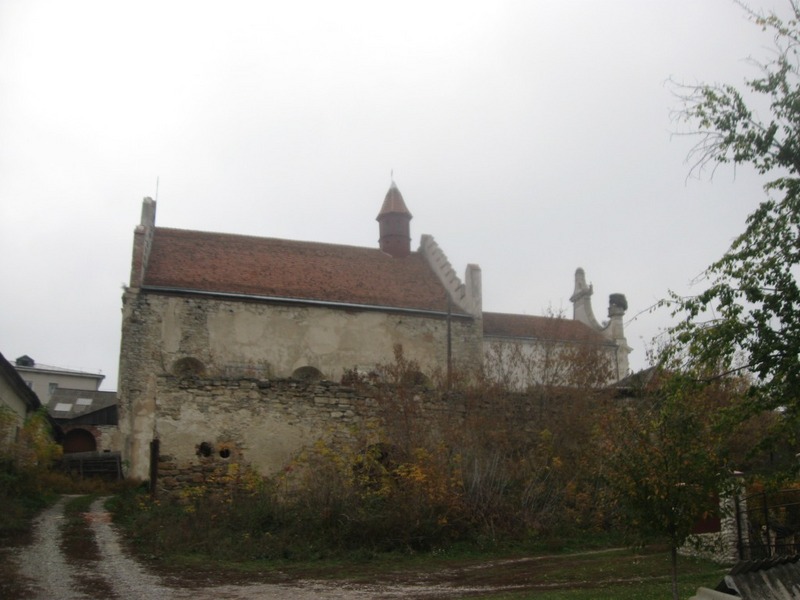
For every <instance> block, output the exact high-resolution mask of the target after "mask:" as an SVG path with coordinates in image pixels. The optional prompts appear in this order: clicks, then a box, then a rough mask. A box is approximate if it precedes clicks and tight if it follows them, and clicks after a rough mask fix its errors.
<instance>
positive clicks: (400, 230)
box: [376, 181, 413, 258]
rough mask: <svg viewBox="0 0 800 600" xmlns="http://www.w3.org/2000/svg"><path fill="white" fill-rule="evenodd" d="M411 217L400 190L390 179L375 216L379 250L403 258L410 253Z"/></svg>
mask: <svg viewBox="0 0 800 600" xmlns="http://www.w3.org/2000/svg"><path fill="white" fill-rule="evenodd" d="M412 218H413V217H412V215H411V212H409V210H408V208H406V203H405V202H404V201H403V196H402V195H401V194H400V190H398V189H397V185H395V183H394V181H392V185H391V186H390V187H389V191H388V192H386V198H384V200H383V206H382V207H381V212H379V213H378V216H377V217H376V220H377V221H378V224H379V228H380V239H379V240H378V243H379V244H380V248H381V250H383V251H384V252H386V254H389V255H391V256H393V257H394V258H403V257H405V256H408V255H409V254H410V253H411V225H410V223H411V219H412Z"/></svg>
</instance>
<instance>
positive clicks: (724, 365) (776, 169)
mask: <svg viewBox="0 0 800 600" xmlns="http://www.w3.org/2000/svg"><path fill="white" fill-rule="evenodd" d="M742 6H743V8H744V10H745V11H746V12H747V13H748V14H749V16H750V17H751V19H752V20H753V21H754V23H755V24H756V25H758V26H759V27H761V28H762V29H763V30H764V31H767V32H770V33H771V34H772V35H773V38H774V47H775V52H774V54H773V56H772V58H771V59H770V60H768V61H767V62H763V63H757V65H758V68H759V71H760V76H758V77H756V78H754V79H750V80H747V81H746V82H745V88H744V90H745V91H744V92H741V91H739V90H738V89H737V88H736V87H734V86H732V85H699V86H679V88H678V89H679V93H680V95H681V97H682V99H683V102H684V103H683V108H682V110H681V111H680V113H679V117H680V119H681V120H683V121H685V122H686V123H689V124H690V125H691V126H692V127H693V129H694V132H693V135H696V136H698V138H699V140H698V142H697V144H696V145H695V146H694V148H693V150H692V151H691V153H690V158H691V159H692V160H693V161H694V165H693V169H694V170H695V171H702V170H703V169H704V168H706V167H712V168H716V166H719V165H720V164H724V163H732V164H735V165H741V164H748V165H751V166H752V167H754V168H755V170H756V171H757V172H758V173H760V174H762V175H765V176H768V177H770V180H769V181H768V183H767V184H766V185H765V190H766V193H767V199H765V200H764V201H762V202H761V203H760V204H759V206H758V207H757V208H756V210H755V211H754V212H753V213H752V214H751V215H750V216H749V217H748V219H747V226H746V229H745V231H744V232H743V233H742V234H741V235H740V236H739V237H737V238H736V240H735V241H734V242H733V244H732V245H731V247H730V249H729V250H728V251H727V252H726V253H725V255H724V256H723V257H722V258H721V259H719V260H718V261H717V262H715V263H714V264H712V265H711V266H710V267H708V269H707V270H706V271H705V274H704V279H705V280H706V282H707V283H708V287H707V289H706V290H705V291H703V292H702V293H700V294H698V295H696V296H691V297H681V296H678V295H676V294H673V295H672V296H671V297H670V298H669V300H667V301H666V302H665V304H668V305H670V306H672V308H673V310H674V313H673V314H674V315H677V316H680V318H681V320H680V321H679V323H678V324H677V325H676V326H674V327H673V328H672V330H671V331H670V333H671V334H672V336H671V337H672V340H673V341H674V342H675V343H674V344H672V345H670V346H669V347H668V352H666V353H665V359H667V360H673V361H677V363H678V364H680V366H681V367H682V368H690V369H693V370H694V372H695V373H699V374H700V375H701V376H708V375H709V374H710V373H717V374H718V373H730V372H734V371H740V372H747V373H752V374H753V376H754V384H753V386H752V390H751V391H752V397H753V398H754V399H755V400H756V402H755V403H754V404H755V406H756V407H758V408H777V407H785V409H786V412H787V415H788V416H790V417H794V418H797V417H800V286H798V281H797V275H798V272H799V271H798V264H800V62H799V61H798V47H800V25H799V24H800V2H798V1H797V0H790V1H789V6H790V8H791V11H790V12H791V16H790V17H789V18H788V19H783V18H781V17H779V16H778V15H777V14H775V13H768V14H762V13H757V12H755V11H753V10H752V9H749V8H747V7H746V6H744V5H742ZM764 102H766V104H768V106H769V111H768V114H767V115H766V116H765V117H764V118H762V117H760V116H759V115H758V113H757V112H756V110H755V109H754V108H753V106H754V105H759V106H761V103H764ZM673 364H676V363H673ZM787 422H788V420H787Z"/></svg>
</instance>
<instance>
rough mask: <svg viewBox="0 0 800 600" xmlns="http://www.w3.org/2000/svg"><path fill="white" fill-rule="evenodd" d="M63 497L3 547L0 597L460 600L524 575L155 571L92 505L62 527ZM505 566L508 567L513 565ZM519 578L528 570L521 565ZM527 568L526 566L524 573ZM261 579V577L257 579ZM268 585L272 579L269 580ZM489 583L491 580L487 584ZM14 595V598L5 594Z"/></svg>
mask: <svg viewBox="0 0 800 600" xmlns="http://www.w3.org/2000/svg"><path fill="white" fill-rule="evenodd" d="M68 499H69V498H68V497H62V498H61V499H60V500H59V501H58V502H57V503H56V504H55V505H53V506H52V507H50V508H49V509H47V510H45V511H44V512H42V513H41V514H40V515H39V516H38V517H37V518H36V520H35V521H34V523H33V531H32V535H31V536H30V537H29V539H27V540H23V541H22V543H21V544H20V545H19V546H18V547H14V548H5V549H4V552H3V554H5V557H4V558H6V559H7V560H8V562H9V565H10V570H9V571H10V572H9V573H8V574H4V580H5V583H4V587H3V588H2V589H0V597H14V598H20V599H31V600H45V599H46V600H54V599H58V600H86V599H90V600H92V599H101V598H102V599H108V598H120V599H122V598H136V599H142V600H149V599H151V598H152V599H153V600H156V599H159V600H161V599H176V600H178V599H183V598H186V599H189V598H191V599H193V600H219V599H220V598H227V599H231V600H247V599H256V598H257V599H261V600H270V599H278V598H282V599H285V598H295V599H298V600H323V599H339V600H348V599H352V600H361V599H364V600H366V599H369V598H386V599H392V598H415V599H427V598H464V597H468V596H470V595H474V594H478V593H487V592H490V591H500V590H512V589H521V588H524V587H525V585H524V581H521V579H524V576H522V577H519V578H511V579H516V580H515V581H505V582H504V585H497V581H496V578H492V577H488V576H487V575H488V572H489V571H490V570H491V569H489V567H490V565H485V564H484V565H475V566H474V567H467V568H459V569H454V570H452V571H448V570H440V571H436V572H435V573H426V574H424V575H415V574H409V573H402V574H398V575H396V576H392V575H391V574H389V575H384V576H382V579H383V580H382V581H377V582H370V583H363V582H356V581H338V580H337V581H307V580H304V581H287V582H282V583H265V582H264V581H259V577H258V576H257V575H254V576H249V577H243V576H240V575H239V576H237V575H233V576H227V575H225V574H220V573H210V574H202V573H196V572H194V573H189V572H175V571H170V572H156V571H154V570H152V569H151V568H149V567H148V566H147V565H144V564H142V563H141V562H139V561H137V560H136V559H134V558H133V557H132V556H131V555H130V554H129V553H128V552H127V551H126V550H125V549H124V547H123V544H122V543H121V539H120V535H119V532H118V531H117V528H116V527H115V526H114V525H113V523H112V522H111V518H110V515H109V513H108V512H106V511H105V509H104V508H103V500H102V499H100V500H96V501H95V502H94V503H93V504H92V506H91V508H90V510H89V511H88V512H87V513H84V514H83V515H82V516H83V523H81V524H79V527H78V528H77V529H76V528H75V527H72V528H71V529H70V528H69V527H67V521H66V520H65V517H64V506H65V504H66V502H67V501H68ZM512 562H519V561H509V564H508V565H506V566H507V567H512V570H513V567H514V565H513V564H511V563H512ZM520 567H521V568H520V570H519V575H523V574H524V572H525V571H526V570H527V569H526V568H525V565H524V564H523V565H520ZM529 567H530V566H528V569H529ZM264 579H266V578H264ZM270 579H271V580H272V581H274V580H275V577H274V574H272V576H271V577H270ZM492 579H494V581H492ZM6 594H13V595H6Z"/></svg>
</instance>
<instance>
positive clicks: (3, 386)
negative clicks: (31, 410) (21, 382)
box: [0, 378, 28, 444]
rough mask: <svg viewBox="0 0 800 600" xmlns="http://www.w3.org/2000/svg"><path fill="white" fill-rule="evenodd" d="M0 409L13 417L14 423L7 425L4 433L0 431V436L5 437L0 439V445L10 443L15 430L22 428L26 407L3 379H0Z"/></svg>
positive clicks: (14, 435) (15, 433)
mask: <svg viewBox="0 0 800 600" xmlns="http://www.w3.org/2000/svg"><path fill="white" fill-rule="evenodd" d="M0 407H5V408H6V409H8V410H9V411H10V413H11V414H13V415H14V422H13V423H9V424H8V429H7V430H6V431H5V432H4V431H3V430H2V429H0V435H2V434H3V433H5V435H6V437H5V438H2V439H0V443H4V444H5V443H11V442H13V441H14V439H15V438H16V435H17V429H18V428H20V427H22V425H23V423H24V422H25V416H26V415H27V412H28V406H27V404H25V401H24V400H23V399H22V398H20V397H19V396H18V395H17V392H16V391H15V390H14V389H13V388H12V387H11V386H10V385H8V383H7V382H6V380H5V379H3V378H0Z"/></svg>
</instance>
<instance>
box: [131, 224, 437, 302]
mask: <svg viewBox="0 0 800 600" xmlns="http://www.w3.org/2000/svg"><path fill="white" fill-rule="evenodd" d="M144 285H145V286H154V287H165V288H173V289H183V290H194V291H205V292H221V293H234V294H245V295H253V296H267V297H275V298H288V299H302V300H312V301H313V300H317V301H323V302H337V303H346V304H358V305H373V306H386V307H393V308H406V309H419V310H432V311H442V312H446V311H447V295H446V291H445V289H444V287H443V286H442V284H441V283H440V282H439V280H438V279H437V277H436V275H435V274H434V273H433V271H432V270H431V268H430V267H429V266H428V264H427V261H426V260H425V257H424V256H422V255H421V254H419V253H417V252H412V253H411V255H410V256H408V257H406V258H392V257H391V256H389V255H388V254H386V253H384V252H381V251H380V250H378V249H372V248H358V247H355V246H339V245H334V244H321V243H316V242H298V241H292V240H282V239H274V238H260V237H250V236H243V235H233V234H225V233H209V232H202V231H187V230H182V229H170V228H165V227H156V228H155V232H154V235H153V245H152V249H151V251H150V258H149V260H148V264H147V272H146V273H145V277H144Z"/></svg>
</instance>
